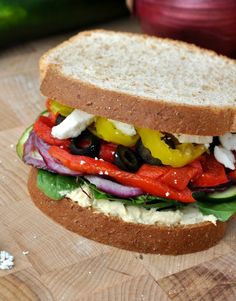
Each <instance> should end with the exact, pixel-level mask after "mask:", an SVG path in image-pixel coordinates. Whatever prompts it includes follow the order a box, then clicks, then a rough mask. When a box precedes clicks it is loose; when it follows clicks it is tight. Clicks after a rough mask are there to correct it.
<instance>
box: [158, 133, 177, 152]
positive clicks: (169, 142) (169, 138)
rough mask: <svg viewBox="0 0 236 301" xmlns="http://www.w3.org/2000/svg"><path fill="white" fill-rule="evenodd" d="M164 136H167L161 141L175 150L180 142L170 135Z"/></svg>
mask: <svg viewBox="0 0 236 301" xmlns="http://www.w3.org/2000/svg"><path fill="white" fill-rule="evenodd" d="M164 135H165V136H163V137H161V140H163V141H164V142H165V144H167V145H168V146H169V147H170V148H172V149H175V145H176V144H177V142H178V141H177V139H176V138H175V137H174V136H172V135H170V134H166V133H164Z"/></svg>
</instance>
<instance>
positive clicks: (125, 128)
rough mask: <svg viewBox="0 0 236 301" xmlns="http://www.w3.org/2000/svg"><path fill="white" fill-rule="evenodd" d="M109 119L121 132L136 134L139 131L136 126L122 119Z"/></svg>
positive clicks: (130, 134) (128, 134) (129, 134)
mask: <svg viewBox="0 0 236 301" xmlns="http://www.w3.org/2000/svg"><path fill="white" fill-rule="evenodd" d="M108 120H109V121H110V122H111V123H112V124H113V125H114V127H115V128H117V130H119V131H121V133H123V134H125V135H127V136H134V135H136V133H137V132H136V130H135V128H134V126H133V125H131V124H128V123H124V122H121V121H116V120H113V119H108Z"/></svg>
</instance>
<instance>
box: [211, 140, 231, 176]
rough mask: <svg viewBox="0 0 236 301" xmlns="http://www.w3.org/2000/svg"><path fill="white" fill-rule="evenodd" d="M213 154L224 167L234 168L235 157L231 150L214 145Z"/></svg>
mask: <svg viewBox="0 0 236 301" xmlns="http://www.w3.org/2000/svg"><path fill="white" fill-rule="evenodd" d="M214 156H215V158H216V160H217V161H218V162H220V163H221V164H223V165H224V166H225V167H226V168H229V169H232V170H234V169H235V166H234V163H235V157H234V154H233V152H232V151H230V150H228V149H226V148H224V147H222V146H215V148H214Z"/></svg>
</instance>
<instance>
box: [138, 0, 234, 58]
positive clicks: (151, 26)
mask: <svg viewBox="0 0 236 301" xmlns="http://www.w3.org/2000/svg"><path fill="white" fill-rule="evenodd" d="M133 10H134V14H135V15H137V16H138V18H139V20H140V23H141V27H142V30H143V32H145V33H147V34H151V35H157V36H160V37H168V38H173V39H178V40H183V41H186V42H191V43H194V44H197V45H199V46H201V47H204V48H209V49H213V50H215V51H216V52H218V53H221V54H224V55H227V56H230V57H234V58H235V57H236V0H136V1H135V2H134V4H133Z"/></svg>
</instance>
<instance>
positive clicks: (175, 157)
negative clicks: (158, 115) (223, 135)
mask: <svg viewBox="0 0 236 301" xmlns="http://www.w3.org/2000/svg"><path fill="white" fill-rule="evenodd" d="M138 134H139V135H140V137H141V140H142V143H143V145H144V146H145V147H146V148H148V149H149V150H150V152H151V154H152V156H153V157H154V158H157V159H160V160H161V162H162V164H164V165H170V166H173V167H182V166H184V165H186V164H188V163H190V162H192V161H194V160H195V159H196V158H198V157H199V156H200V155H201V154H203V153H204V152H205V151H206V148H205V146H204V145H202V144H199V145H196V146H195V145H193V144H192V143H182V144H179V145H176V148H175V149H172V148H170V147H169V146H168V145H167V144H166V143H165V141H164V140H162V137H164V134H162V133H161V132H158V131H155V130H149V129H144V128H140V129H138Z"/></svg>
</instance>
